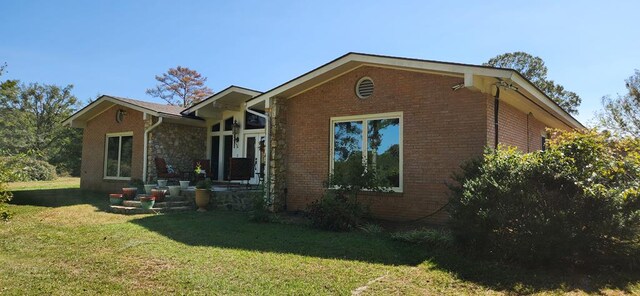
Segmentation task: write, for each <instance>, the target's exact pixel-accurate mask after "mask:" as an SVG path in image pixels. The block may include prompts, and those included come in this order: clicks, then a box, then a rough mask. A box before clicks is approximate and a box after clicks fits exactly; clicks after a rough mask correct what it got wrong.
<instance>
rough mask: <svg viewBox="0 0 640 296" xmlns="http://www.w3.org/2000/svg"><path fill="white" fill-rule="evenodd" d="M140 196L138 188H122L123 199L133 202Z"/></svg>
mask: <svg viewBox="0 0 640 296" xmlns="http://www.w3.org/2000/svg"><path fill="white" fill-rule="evenodd" d="M137 194H138V188H136V187H125V188H122V197H123V198H124V199H127V200H132V199H134V198H136V195H137Z"/></svg>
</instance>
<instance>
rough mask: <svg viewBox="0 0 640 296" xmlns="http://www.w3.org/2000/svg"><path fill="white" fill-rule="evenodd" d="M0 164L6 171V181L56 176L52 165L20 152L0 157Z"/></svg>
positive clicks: (43, 179)
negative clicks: (19, 153)
mask: <svg viewBox="0 0 640 296" xmlns="http://www.w3.org/2000/svg"><path fill="white" fill-rule="evenodd" d="M0 166H1V167H2V168H1V169H2V170H4V171H6V172H7V177H6V179H7V180H6V181H7V182H20V181H48V180H53V179H55V178H56V177H57V175H56V168H55V167H54V166H53V165H51V164H49V163H47V162H46V161H43V160H38V159H36V158H34V157H31V156H27V155H22V154H21V155H14V156H6V157H0Z"/></svg>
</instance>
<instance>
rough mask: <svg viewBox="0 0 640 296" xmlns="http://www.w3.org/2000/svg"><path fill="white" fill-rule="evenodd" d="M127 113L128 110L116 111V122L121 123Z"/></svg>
mask: <svg viewBox="0 0 640 296" xmlns="http://www.w3.org/2000/svg"><path fill="white" fill-rule="evenodd" d="M125 115H127V111H125V110H122V109H119V110H118V111H116V122H117V123H121V122H122V121H123V120H124V116H125Z"/></svg>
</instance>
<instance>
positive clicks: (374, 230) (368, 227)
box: [358, 223, 384, 234]
mask: <svg viewBox="0 0 640 296" xmlns="http://www.w3.org/2000/svg"><path fill="white" fill-rule="evenodd" d="M358 229H360V230H362V231H363V232H366V233H369V234H379V233H382V232H383V231H384V228H382V226H380V225H378V224H373V223H366V224H363V225H360V226H359V227H358Z"/></svg>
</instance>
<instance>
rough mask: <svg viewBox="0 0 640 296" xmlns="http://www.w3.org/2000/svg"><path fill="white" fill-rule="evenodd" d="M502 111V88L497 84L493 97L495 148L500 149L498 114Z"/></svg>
mask: <svg viewBox="0 0 640 296" xmlns="http://www.w3.org/2000/svg"><path fill="white" fill-rule="evenodd" d="M499 111H500V86H499V85H497V84H496V95H495V97H493V128H494V131H495V133H494V135H493V136H494V139H493V148H494V149H498V112H499Z"/></svg>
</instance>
